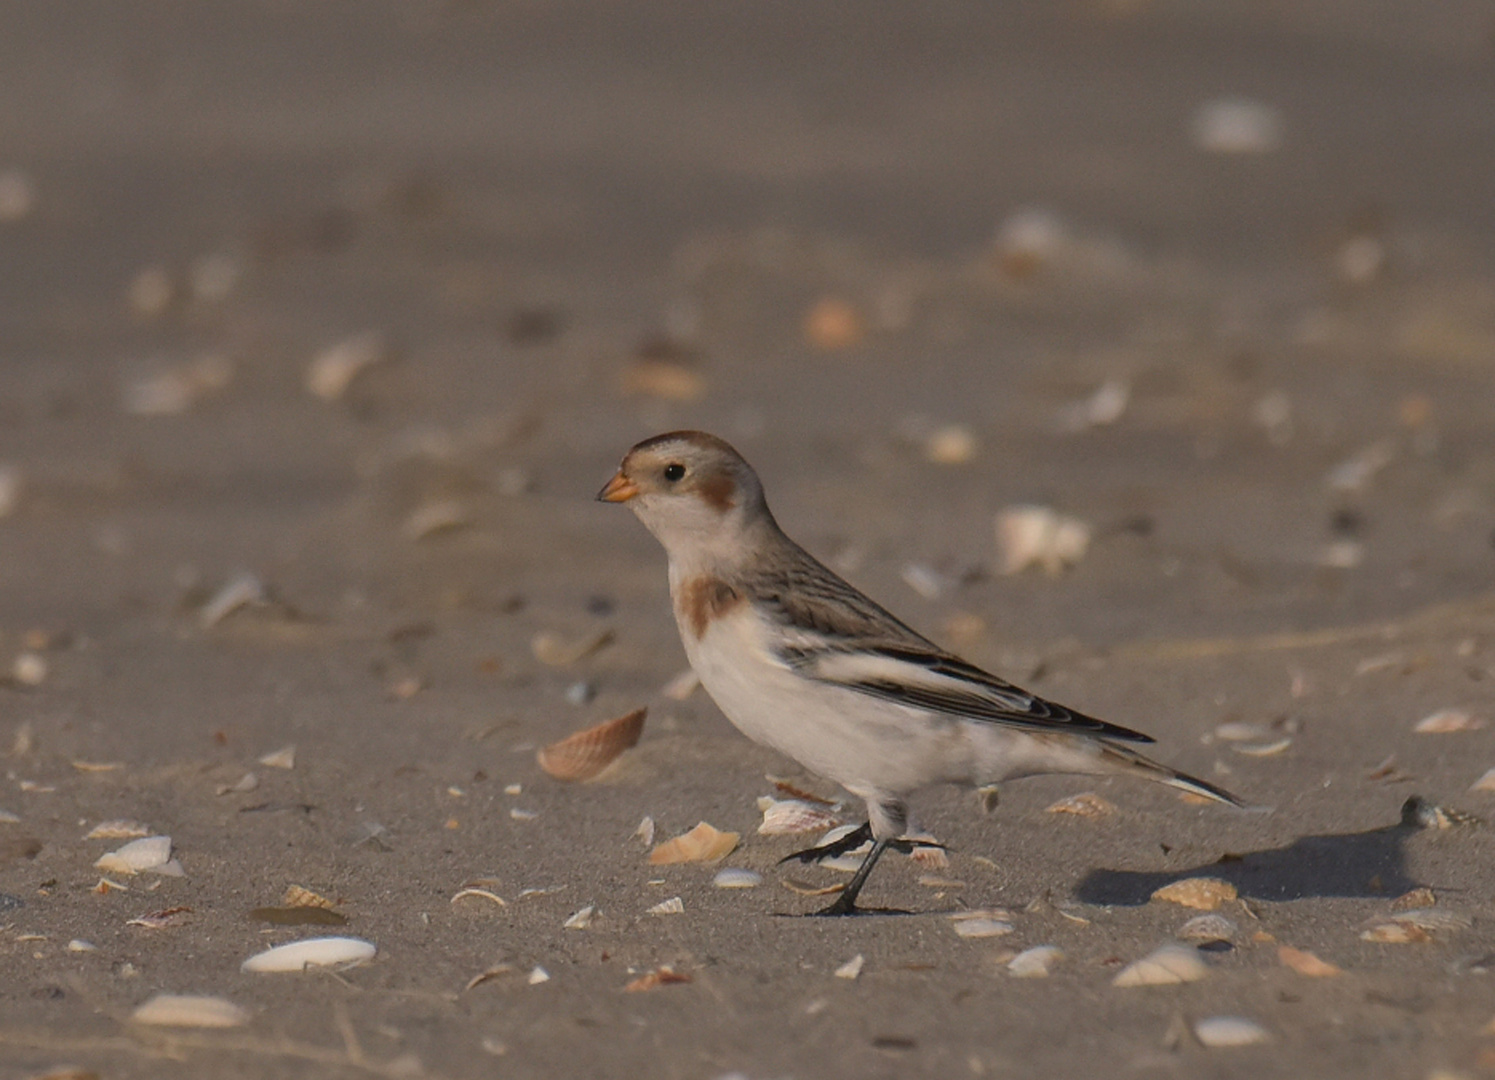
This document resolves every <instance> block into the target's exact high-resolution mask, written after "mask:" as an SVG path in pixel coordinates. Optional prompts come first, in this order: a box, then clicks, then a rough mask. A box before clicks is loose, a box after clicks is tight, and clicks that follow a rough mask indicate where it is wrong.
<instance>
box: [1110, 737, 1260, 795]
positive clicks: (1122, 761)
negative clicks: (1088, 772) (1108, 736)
mask: <svg viewBox="0 0 1495 1080" xmlns="http://www.w3.org/2000/svg"><path fill="white" fill-rule="evenodd" d="M1102 745H1103V746H1104V747H1105V757H1106V760H1107V761H1109V762H1110V763H1111V764H1112V765H1113V766H1115V767H1116V769H1117V771H1118V772H1125V773H1129V774H1131V775H1132V776H1142V777H1145V778H1147V779H1148V780H1153V781H1156V782H1157V783H1159V784H1167V785H1168V786H1169V787H1173V788H1178V790H1180V791H1187V792H1190V793H1191V794H1194V795H1203V796H1204V797H1205V798H1207V799H1213V800H1214V801H1215V802H1222V803H1225V804H1226V805H1227V806H1234V807H1236V808H1238V809H1241V810H1266V809H1268V808H1267V807H1258V806H1252V805H1251V804H1250V803H1248V802H1245V801H1244V800H1242V799H1240V798H1238V797H1237V796H1235V795H1232V794H1231V793H1230V792H1228V791H1226V790H1225V789H1224V788H1222V787H1219V786H1217V785H1215V784H1211V783H1210V782H1209V781H1208V780H1201V779H1199V778H1198V777H1197V776H1190V775H1189V774H1188V773H1182V772H1179V771H1178V770H1177V769H1171V768H1169V767H1168V766H1167V765H1161V764H1159V763H1158V762H1156V761H1153V760H1152V759H1151V758H1149V757H1143V756H1142V755H1141V754H1139V753H1137V752H1136V751H1135V750H1133V749H1131V748H1129V747H1125V746H1117V745H1116V744H1115V743H1111V742H1107V743H1103V744H1102Z"/></svg>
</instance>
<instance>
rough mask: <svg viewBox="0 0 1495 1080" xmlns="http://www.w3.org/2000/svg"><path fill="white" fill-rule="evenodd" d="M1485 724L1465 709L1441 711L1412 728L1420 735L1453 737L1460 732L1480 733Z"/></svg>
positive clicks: (1424, 718)
mask: <svg viewBox="0 0 1495 1080" xmlns="http://www.w3.org/2000/svg"><path fill="white" fill-rule="evenodd" d="M1484 726H1485V722H1484V721H1483V720H1481V719H1478V718H1476V717H1474V716H1471V715H1469V713H1467V712H1465V711H1464V710H1463V709H1439V710H1438V711H1437V712H1435V713H1432V714H1430V715H1428V716H1424V717H1423V718H1422V719H1421V720H1419V721H1417V724H1416V725H1415V726H1414V727H1413V728H1412V730H1413V731H1414V732H1416V733H1417V734H1418V735H1452V734H1453V733H1455V732H1459V731H1478V730H1479V729H1480V728H1482V727H1484Z"/></svg>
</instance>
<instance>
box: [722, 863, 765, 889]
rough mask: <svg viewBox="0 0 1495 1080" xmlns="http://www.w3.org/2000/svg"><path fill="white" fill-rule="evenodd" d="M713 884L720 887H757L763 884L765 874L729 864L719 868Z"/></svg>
mask: <svg viewBox="0 0 1495 1080" xmlns="http://www.w3.org/2000/svg"><path fill="white" fill-rule="evenodd" d="M711 884H713V885H715V886H716V887H717V888H718V889H755V888H757V887H758V886H759V885H762V884H763V875H762V874H760V873H758V872H757V871H756V870H742V869H738V868H737V867H732V866H729V867H727V869H725V870H718V871H717V872H716V877H714V878H712V879H711Z"/></svg>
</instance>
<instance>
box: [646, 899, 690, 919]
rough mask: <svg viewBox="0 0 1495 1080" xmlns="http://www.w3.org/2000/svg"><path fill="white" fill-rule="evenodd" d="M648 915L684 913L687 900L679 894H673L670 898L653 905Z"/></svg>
mask: <svg viewBox="0 0 1495 1080" xmlns="http://www.w3.org/2000/svg"><path fill="white" fill-rule="evenodd" d="M645 914H646V915H684V914H685V901H684V900H682V899H680V897H678V896H672V897H670V898H669V899H668V900H661V901H660V902H659V903H657V904H655V905H654V906H653V907H651V908H650V909H649V910H648V911H647V912H645Z"/></svg>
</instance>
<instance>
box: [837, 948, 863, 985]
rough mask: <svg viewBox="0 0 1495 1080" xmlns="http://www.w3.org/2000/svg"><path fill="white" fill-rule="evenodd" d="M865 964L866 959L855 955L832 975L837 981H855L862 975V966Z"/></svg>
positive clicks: (858, 954) (859, 954)
mask: <svg viewBox="0 0 1495 1080" xmlns="http://www.w3.org/2000/svg"><path fill="white" fill-rule="evenodd" d="M866 962H867V958H866V957H865V956H863V955H862V954H861V953H857V954H856V955H855V956H853V957H852V958H851V959H850V960H848V961H846V963H844V964H842V965H841V966H840V967H838V968H837V969H836V970H835V972H834V974H835V976H836V978H838V979H855V978H856V977H857V976H858V975H860V974H861V973H862V965H864V964H866Z"/></svg>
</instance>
